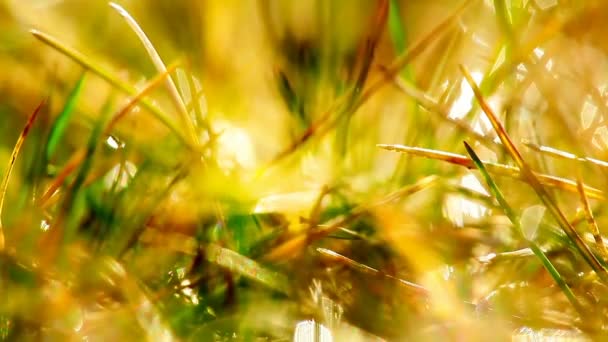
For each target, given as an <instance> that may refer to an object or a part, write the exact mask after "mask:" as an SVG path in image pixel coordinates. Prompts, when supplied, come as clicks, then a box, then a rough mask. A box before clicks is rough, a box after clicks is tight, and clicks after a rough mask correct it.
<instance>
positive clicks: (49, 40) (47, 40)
mask: <svg viewBox="0 0 608 342" xmlns="http://www.w3.org/2000/svg"><path fill="white" fill-rule="evenodd" d="M30 33H31V34H32V35H34V37H36V39H38V40H40V41H41V42H43V43H44V44H46V45H48V46H50V47H52V48H53V49H55V50H57V51H59V52H61V53H62V54H63V55H65V56H67V57H69V58H70V59H71V60H73V61H74V62H76V63H78V64H79V65H81V66H82V67H84V68H85V69H87V70H90V71H91V72H93V73H94V74H96V75H97V76H99V77H101V78H102V79H103V80H105V81H106V82H108V83H109V84H111V85H112V86H114V87H116V88H117V89H120V90H121V91H123V92H125V93H127V94H128V95H131V96H134V95H136V94H137V93H138V90H137V89H136V88H135V87H133V86H131V85H130V84H128V83H126V82H123V81H121V80H120V79H119V78H118V77H116V76H114V75H112V74H111V73H110V72H109V71H107V70H105V69H103V68H102V67H101V66H99V65H97V64H95V63H94V62H92V61H90V60H89V59H88V58H87V57H86V56H84V55H83V54H81V53H80V52H78V51H76V50H74V49H72V48H70V47H67V46H65V45H63V44H62V43H61V42H59V41H58V40H57V39H56V38H54V37H52V36H50V35H48V34H46V33H44V32H41V31H38V30H30ZM140 103H141V105H142V106H143V107H144V108H146V109H147V110H149V111H150V112H151V113H152V114H153V115H154V116H155V117H156V118H157V119H158V120H159V121H160V122H162V123H163V124H164V125H165V126H167V128H169V130H170V131H172V132H173V133H174V134H175V136H176V137H177V138H178V139H180V140H181V141H182V142H183V143H184V144H185V145H186V146H187V147H189V148H191V149H196V148H195V146H193V145H192V144H191V143H190V142H189V140H188V139H186V138H185V137H184V136H183V134H182V132H181V130H180V129H179V128H178V127H177V126H176V125H175V123H174V122H173V121H172V120H171V119H170V118H169V117H168V116H167V115H165V113H163V112H162V111H161V110H160V109H159V108H158V107H156V106H155V105H153V104H152V102H150V101H148V100H146V99H142V100H141V101H140Z"/></svg>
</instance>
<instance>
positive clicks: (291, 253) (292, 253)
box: [263, 176, 439, 262]
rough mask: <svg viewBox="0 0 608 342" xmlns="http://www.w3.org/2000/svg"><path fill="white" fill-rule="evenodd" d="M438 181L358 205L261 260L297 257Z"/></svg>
mask: <svg viewBox="0 0 608 342" xmlns="http://www.w3.org/2000/svg"><path fill="white" fill-rule="evenodd" d="M438 180H439V177H437V176H428V177H424V178H422V179H420V180H418V181H417V182H416V183H414V184H412V185H408V186H405V187H403V188H401V189H399V190H397V191H395V192H392V193H390V194H389V195H387V196H385V197H383V198H381V199H380V200H378V201H375V202H372V203H368V204H362V205H359V206H358V207H356V208H355V209H353V210H352V211H351V212H350V213H349V214H348V215H346V216H339V217H337V218H334V219H332V220H330V221H329V222H327V223H326V224H324V225H322V226H318V227H317V229H315V230H311V231H307V232H303V233H301V234H298V235H296V236H295V237H293V238H291V239H289V240H287V241H286V242H284V243H283V244H281V245H279V246H277V247H275V248H274V249H272V250H271V251H270V252H268V253H267V254H266V255H264V257H263V260H265V261H267V262H279V261H287V260H290V259H291V258H293V257H296V256H298V255H299V254H300V253H301V251H302V250H303V249H304V248H305V247H306V246H308V245H310V244H311V243H313V242H315V241H318V240H320V239H322V238H324V237H326V236H328V235H329V234H332V233H334V232H336V231H337V230H339V229H341V228H342V227H344V226H345V225H347V224H348V223H350V222H352V221H353V220H355V219H357V218H359V217H360V216H361V215H363V214H365V213H366V212H368V211H369V210H371V209H373V208H376V207H379V206H382V205H384V204H387V203H389V202H392V201H395V200H397V199H399V198H404V197H407V196H409V195H411V194H414V193H416V192H419V191H421V190H423V189H426V188H428V187H430V186H432V185H433V184H435V183H436V182H437V181H438Z"/></svg>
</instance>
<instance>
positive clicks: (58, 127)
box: [44, 72, 86, 162]
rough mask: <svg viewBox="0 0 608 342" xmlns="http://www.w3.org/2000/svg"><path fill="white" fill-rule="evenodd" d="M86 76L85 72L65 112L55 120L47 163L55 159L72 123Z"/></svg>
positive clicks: (69, 98)
mask: <svg viewBox="0 0 608 342" xmlns="http://www.w3.org/2000/svg"><path fill="white" fill-rule="evenodd" d="M85 76H86V72H83V73H82V76H80V78H79V79H78V81H77V82H76V85H75V86H74V88H72V91H71V92H70V94H69V95H68V97H67V100H66V102H65V105H64V106H63V110H62V111H61V113H59V115H58V116H57V119H55V121H54V122H53V125H52V126H51V132H50V133H49V139H48V141H47V143H46V148H45V150H44V155H45V158H46V161H47V162H48V161H50V160H51V158H52V157H53V153H54V152H55V149H56V148H57V146H58V145H59V142H60V141H61V138H62V137H63V135H64V134H65V130H66V129H67V127H68V123H69V121H70V118H71V117H72V113H73V112H74V109H75V108H76V103H77V102H78V99H79V97H80V94H81V93H82V88H83V85H84V81H85Z"/></svg>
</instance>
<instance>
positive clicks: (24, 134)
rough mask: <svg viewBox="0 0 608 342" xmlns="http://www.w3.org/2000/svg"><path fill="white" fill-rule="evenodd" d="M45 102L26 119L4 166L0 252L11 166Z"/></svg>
mask: <svg viewBox="0 0 608 342" xmlns="http://www.w3.org/2000/svg"><path fill="white" fill-rule="evenodd" d="M45 102H46V101H42V102H41V103H40V104H39V105H38V107H36V109H35V110H34V112H32V114H31V115H30V117H29V118H28V119H27V122H26V123H25V127H23V130H22V131H21V134H20V135H19V138H18V139H17V143H16V144H15V147H14V148H13V153H11V158H10V159H9V162H8V167H7V168H6V174H5V175H4V179H3V180H2V186H1V187H0V252H2V251H4V246H5V241H4V228H3V225H2V212H3V209H4V201H5V199H6V192H7V190H8V183H9V181H10V179H11V174H12V172H13V168H14V167H15V162H16V161H17V156H18V155H19V151H21V146H23V142H24V141H25V138H26V137H27V134H28V133H29V132H30V129H31V128H32V126H33V125H34V121H36V117H38V113H40V110H41V109H42V107H43V106H44V104H45Z"/></svg>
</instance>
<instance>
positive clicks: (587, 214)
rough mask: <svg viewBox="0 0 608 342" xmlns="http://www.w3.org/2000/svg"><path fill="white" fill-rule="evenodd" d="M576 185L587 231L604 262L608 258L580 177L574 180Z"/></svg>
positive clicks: (607, 252)
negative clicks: (585, 219)
mask: <svg viewBox="0 0 608 342" xmlns="http://www.w3.org/2000/svg"><path fill="white" fill-rule="evenodd" d="M576 185H577V189H578V193H579V195H580V196H581V203H582V204H583V209H584V210H585V217H586V218H587V223H588V225H589V230H591V233H592V234H593V238H594V239H595V244H596V245H597V249H598V251H599V252H600V254H601V256H602V258H603V259H604V260H606V258H607V257H608V251H606V246H605V245H604V240H603V239H602V235H601V234H600V228H599V227H598V225H597V221H595V217H593V210H591V206H590V205H589V200H588V199H587V195H585V189H584V188H583V182H582V181H581V178H580V176H579V177H578V178H577V179H576Z"/></svg>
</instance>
